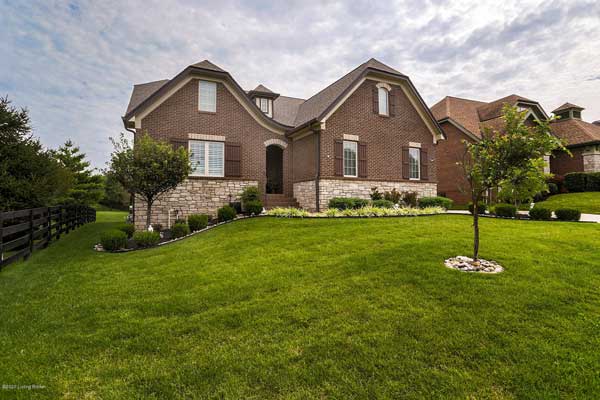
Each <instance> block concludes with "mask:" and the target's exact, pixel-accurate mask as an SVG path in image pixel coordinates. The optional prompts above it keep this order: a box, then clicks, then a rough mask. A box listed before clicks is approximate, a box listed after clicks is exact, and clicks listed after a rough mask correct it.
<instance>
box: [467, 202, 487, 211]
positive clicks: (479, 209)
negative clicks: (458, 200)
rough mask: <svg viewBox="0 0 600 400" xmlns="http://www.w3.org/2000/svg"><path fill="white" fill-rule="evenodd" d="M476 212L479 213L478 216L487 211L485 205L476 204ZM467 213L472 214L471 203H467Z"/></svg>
mask: <svg viewBox="0 0 600 400" xmlns="http://www.w3.org/2000/svg"><path fill="white" fill-rule="evenodd" d="M477 210H478V211H479V214H485V211H486V210H487V204H485V203H482V202H479V203H477ZM469 212H470V213H471V214H473V202H470V203H469Z"/></svg>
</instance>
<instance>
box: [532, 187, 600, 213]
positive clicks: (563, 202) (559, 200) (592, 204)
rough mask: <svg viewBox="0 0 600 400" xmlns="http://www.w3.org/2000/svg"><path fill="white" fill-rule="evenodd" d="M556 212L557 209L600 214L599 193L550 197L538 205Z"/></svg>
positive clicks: (566, 194)
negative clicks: (572, 209)
mask: <svg viewBox="0 0 600 400" xmlns="http://www.w3.org/2000/svg"><path fill="white" fill-rule="evenodd" d="M538 204H540V205H544V206H546V207H549V208H551V209H552V210H556V209H557V208H576V209H578V210H579V211H581V212H582V213H587V214H600V192H583V193H564V194H557V195H554V196H550V197H549V198H548V199H547V200H546V201H542V202H540V203H538Z"/></svg>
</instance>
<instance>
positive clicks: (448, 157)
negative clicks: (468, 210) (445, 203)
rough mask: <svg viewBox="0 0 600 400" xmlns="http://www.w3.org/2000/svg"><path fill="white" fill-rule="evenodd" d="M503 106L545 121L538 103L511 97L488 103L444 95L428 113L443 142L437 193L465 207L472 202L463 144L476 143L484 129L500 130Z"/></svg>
mask: <svg viewBox="0 0 600 400" xmlns="http://www.w3.org/2000/svg"><path fill="white" fill-rule="evenodd" d="M505 104H510V105H511V106H517V107H520V108H521V109H523V110H528V112H527V115H526V119H527V121H529V123H533V120H535V119H540V120H542V119H548V115H547V114H546V112H545V111H544V109H543V108H542V107H541V106H540V104H539V103H538V102H536V101H533V100H529V99H527V98H525V97H522V96H519V95H516V94H512V95H510V96H506V97H503V98H501V99H498V100H494V101H491V102H483V101H477V100H469V99H462V98H458V97H451V96H446V97H444V98H443V99H442V100H440V101H439V102H438V103H436V104H435V105H434V106H433V107H431V111H432V112H433V115H434V116H435V118H436V119H437V121H438V123H439V124H440V126H441V127H442V129H443V131H444V134H445V136H446V140H444V141H441V142H440V143H439V144H438V146H437V167H438V194H440V195H442V196H446V197H449V198H451V199H452V200H454V201H455V202H456V203H457V204H466V203H468V202H469V201H470V200H471V196H470V194H469V191H468V183H467V181H466V179H465V177H464V172H463V169H462V167H461V166H460V165H458V164H457V163H459V162H462V161H463V158H464V156H465V153H466V148H465V145H464V143H463V141H468V142H475V141H478V140H480V139H481V138H482V134H483V129H484V128H485V127H489V128H491V129H500V128H501V127H502V126H503V125H504V121H503V119H502V108H503V107H504V105H505Z"/></svg>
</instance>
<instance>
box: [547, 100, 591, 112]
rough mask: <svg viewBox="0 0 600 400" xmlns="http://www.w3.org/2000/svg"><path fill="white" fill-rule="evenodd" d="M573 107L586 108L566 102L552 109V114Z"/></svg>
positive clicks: (576, 108)
mask: <svg viewBox="0 0 600 400" xmlns="http://www.w3.org/2000/svg"><path fill="white" fill-rule="evenodd" d="M571 109H575V110H585V108H583V107H579V106H576V105H575V104H572V103H565V104H563V105H562V106H560V107H558V108H557V109H556V110H554V111H552V114H556V113H558V112H561V111H566V110H571Z"/></svg>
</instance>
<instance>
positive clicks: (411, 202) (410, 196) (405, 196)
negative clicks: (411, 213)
mask: <svg viewBox="0 0 600 400" xmlns="http://www.w3.org/2000/svg"><path fill="white" fill-rule="evenodd" d="M402 201H403V202H404V204H406V205H407V206H409V207H416V206H417V192H403V193H402Z"/></svg>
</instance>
